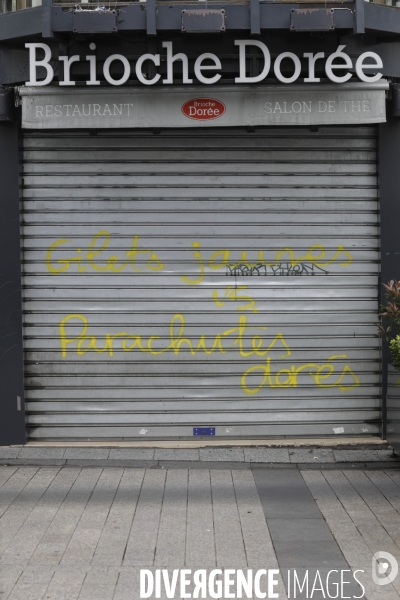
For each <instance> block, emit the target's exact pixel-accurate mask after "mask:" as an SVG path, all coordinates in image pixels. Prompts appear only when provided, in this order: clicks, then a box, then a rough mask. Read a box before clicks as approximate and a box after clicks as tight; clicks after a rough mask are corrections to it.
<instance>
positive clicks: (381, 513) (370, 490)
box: [345, 471, 400, 545]
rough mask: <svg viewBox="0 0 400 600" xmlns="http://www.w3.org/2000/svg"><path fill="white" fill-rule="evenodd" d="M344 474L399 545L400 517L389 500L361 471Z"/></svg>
mask: <svg viewBox="0 0 400 600" xmlns="http://www.w3.org/2000/svg"><path fill="white" fill-rule="evenodd" d="M345 475H346V477H347V479H348V480H349V481H350V483H351V484H352V485H353V487H354V488H355V490H356V491H357V492H358V493H359V494H360V496H361V497H362V499H363V500H364V502H365V503H366V504H367V506H368V507H369V508H370V510H372V512H373V513H374V515H375V516H376V518H377V519H378V521H379V522H380V523H381V525H382V526H383V527H384V528H385V529H386V531H387V532H388V533H389V535H390V537H391V538H392V539H393V541H394V542H395V543H397V544H398V545H400V517H399V514H398V513H397V511H396V510H395V509H394V508H393V506H392V505H391V504H390V502H389V501H388V500H387V499H386V498H385V496H384V495H383V494H382V493H381V492H380V490H379V488H378V487H377V486H375V485H374V483H373V482H372V481H371V479H370V478H369V477H368V476H367V475H366V474H365V473H363V472H362V471H350V472H348V473H345Z"/></svg>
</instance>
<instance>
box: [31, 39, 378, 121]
mask: <svg viewBox="0 0 400 600" xmlns="http://www.w3.org/2000/svg"><path fill="white" fill-rule="evenodd" d="M234 44H235V46H238V47H239V77H236V78H235V83H259V82H260V81H263V80H264V79H265V78H266V77H267V76H268V75H269V73H270V70H271V54H270V51H269V49H268V47H267V46H266V45H265V44H264V43H263V42H260V41H259V40H236V41H235V42H234ZM162 46H163V48H164V49H165V50H166V56H165V60H166V65H167V76H166V78H164V79H163V80H162V82H163V84H172V83H174V63H175V62H181V63H182V65H181V66H182V74H183V80H182V83H183V84H184V85H186V84H191V83H193V79H191V78H189V59H188V57H187V56H186V54H184V53H183V52H180V53H178V54H174V52H173V44H172V42H163V44H162ZM25 48H28V50H29V81H27V82H26V85H27V86H45V85H49V84H50V83H51V82H52V81H53V79H54V72H55V71H54V68H53V66H52V65H51V63H52V62H53V59H52V55H51V49H50V47H49V46H48V45H47V44H42V43H38V42H37V43H36V42H35V43H34V42H30V43H27V44H25ZM248 48H250V51H251V54H252V55H254V51H255V48H257V49H258V51H259V52H260V53H261V54H260V60H261V62H262V66H261V73H259V74H258V75H254V76H253V75H252V76H250V75H247V71H246V65H247V62H248V59H247V49H248ZM344 49H345V46H343V45H341V46H339V47H338V49H337V50H336V52H334V53H333V54H331V55H330V56H328V57H327V58H326V61H325V73H326V76H327V77H328V79H330V80H331V81H333V82H334V83H345V82H347V81H349V80H350V79H351V78H352V77H353V73H352V71H353V67H354V68H355V72H356V74H357V77H358V78H359V79H360V80H361V81H364V82H365V83H374V82H376V81H378V80H379V79H381V77H382V73H380V72H379V69H382V68H383V63H382V59H381V58H380V56H378V54H376V53H375V52H364V53H363V54H361V55H360V56H359V57H358V58H357V60H356V61H355V64H354V65H353V60H352V59H351V58H350V56H349V55H348V54H346V53H345V52H344ZM43 53H44V55H43ZM303 58H305V59H307V60H306V62H305V66H306V72H305V77H304V82H305V83H318V82H319V81H320V78H319V77H316V76H315V69H316V62H317V61H321V60H323V59H325V54H324V52H317V53H316V54H313V53H311V52H305V53H304V54H303ZM59 60H60V61H61V62H62V63H63V66H64V69H63V73H64V78H63V79H62V80H60V82H59V85H62V86H73V85H75V81H73V80H72V79H71V69H73V63H78V62H88V63H89V73H90V78H89V80H88V81H86V85H99V83H100V82H99V81H98V80H97V73H96V57H95V56H92V55H88V56H84V57H82V58H81V57H80V56H79V55H77V54H75V55H73V56H71V57H66V56H62V57H60V58H59ZM367 60H368V62H367ZM148 61H150V62H151V63H153V64H154V67H159V66H160V64H161V56H160V54H143V55H142V56H140V57H139V58H138V59H137V61H136V64H135V68H134V69H133V65H131V62H130V61H129V60H128V59H127V58H126V57H125V56H123V55H122V54H112V55H111V56H109V57H108V58H106V60H105V61H104V65H103V75H104V79H105V80H106V81H107V82H108V83H109V84H110V85H115V86H118V85H123V84H124V83H126V82H127V81H128V80H129V79H130V78H131V77H132V72H135V74H136V77H137V79H138V80H139V81H140V83H142V84H143V85H146V86H149V85H154V84H155V83H157V82H158V81H159V80H160V79H161V75H160V74H159V73H156V75H154V77H152V78H149V77H148V74H147V73H143V68H144V64H145V63H146V62H148ZM283 61H285V63H286V64H289V63H291V65H290V67H288V68H289V69H290V70H289V75H286V74H283V73H282V68H281V66H282V65H281V63H282V62H283ZM113 63H117V64H119V67H121V66H122V71H123V75H122V76H118V78H116V77H114V76H113V75H111V73H110V71H111V68H112V65H113ZM210 63H211V64H210ZM38 67H41V68H43V69H45V71H46V76H45V77H44V79H42V78H41V79H39V78H38V77H39V76H38V72H37V68H38ZM221 69H222V65H221V61H220V59H219V58H218V56H216V55H215V54H212V53H210V52H206V53H204V54H201V55H200V56H199V57H198V58H197V59H196V60H195V63H194V74H195V77H196V79H197V80H198V81H199V82H200V83H203V84H204V85H211V84H213V83H217V82H218V81H219V80H220V79H221V73H219V72H218V71H220V70H221ZM301 70H302V65H301V61H300V58H299V57H298V56H297V55H296V54H293V53H292V52H283V53H281V54H279V55H278V56H277V57H276V59H275V62H274V67H273V71H274V74H275V77H276V78H277V79H278V80H279V81H281V82H282V83H285V84H290V83H293V82H295V81H296V80H298V78H299V77H300V74H301ZM204 71H206V72H207V71H213V72H214V73H213V74H212V75H206V74H205V73H204ZM215 71H216V72H215ZM371 71H372V72H371ZM299 112H300V111H299Z"/></svg>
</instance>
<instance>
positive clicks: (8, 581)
mask: <svg viewBox="0 0 400 600" xmlns="http://www.w3.org/2000/svg"><path fill="white" fill-rule="evenodd" d="M21 574H22V569H21V568H20V567H7V569H3V568H2V569H0V598H1V600H5V599H6V598H7V597H8V595H9V594H10V592H11V590H12V589H13V587H14V585H15V584H16V583H17V581H18V579H19V578H20V576H21Z"/></svg>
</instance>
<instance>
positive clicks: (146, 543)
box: [124, 469, 166, 566]
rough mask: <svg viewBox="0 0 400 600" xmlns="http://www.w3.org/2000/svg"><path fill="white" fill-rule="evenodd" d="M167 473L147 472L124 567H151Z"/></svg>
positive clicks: (163, 471)
mask: <svg viewBox="0 0 400 600" xmlns="http://www.w3.org/2000/svg"><path fill="white" fill-rule="evenodd" d="M165 478H166V471H165V470H163V469H154V470H149V471H146V474H145V477H144V480H143V484H142V489H141V493H140V496H139V500H138V504H137V507H136V512H135V516H134V519H133V523H132V527H131V531H130V535H129V539H128V544H127V547H126V552H125V557H124V565H131V566H140V565H147V566H151V565H153V562H154V554H155V550H156V545H157V536H158V527H159V523H160V516H161V508H162V502H163V496H164V487H165Z"/></svg>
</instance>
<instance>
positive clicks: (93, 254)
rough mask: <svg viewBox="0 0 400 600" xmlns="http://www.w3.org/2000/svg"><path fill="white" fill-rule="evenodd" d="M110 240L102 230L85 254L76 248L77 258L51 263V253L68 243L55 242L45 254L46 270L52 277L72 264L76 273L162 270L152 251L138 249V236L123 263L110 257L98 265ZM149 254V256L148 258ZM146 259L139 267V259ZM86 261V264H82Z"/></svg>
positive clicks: (65, 240) (115, 257)
mask: <svg viewBox="0 0 400 600" xmlns="http://www.w3.org/2000/svg"><path fill="white" fill-rule="evenodd" d="M110 240H111V234H110V233H109V232H108V231H106V230H104V231H99V232H98V233H96V235H95V236H94V237H93V238H92V240H91V242H90V244H89V251H88V252H87V253H86V254H84V255H83V254H82V249H81V248H77V249H76V250H75V252H76V254H77V256H70V257H68V258H63V259H61V258H59V259H57V260H56V261H53V253H54V251H55V250H57V249H58V248H59V247H60V246H62V245H63V244H67V243H70V240H68V239H61V240H57V241H56V242H54V244H52V245H51V246H50V248H49V250H48V252H47V254H46V264H47V269H48V270H49V272H50V273H52V274H53V275H59V274H60V273H64V272H65V271H67V270H68V269H69V268H70V267H71V266H72V265H73V264H74V263H76V264H77V266H78V271H80V272H84V271H86V270H87V267H90V268H91V269H93V270H94V271H99V272H106V271H108V272H110V273H119V272H120V271H123V270H124V269H126V268H127V267H128V265H130V266H131V267H132V269H133V270H134V271H135V272H137V273H140V272H141V271H144V270H146V269H149V270H150V271H162V270H163V269H164V265H163V263H162V262H161V261H160V260H159V258H158V256H157V254H156V253H155V252H153V250H144V249H139V236H138V235H135V236H134V237H133V241H132V248H131V250H129V251H128V252H126V253H125V256H126V257H127V258H126V260H125V261H124V262H122V263H121V264H119V258H118V256H115V255H112V256H110V257H109V258H107V260H105V259H104V258H103V260H102V263H103V265H102V264H99V261H101V258H102V254H103V252H104V251H106V250H107V248H108V245H109V243H110ZM149 254H150V256H148V255H149ZM143 257H146V258H147V260H146V263H145V265H144V266H143V267H139V266H138V264H137V262H138V260H139V258H143ZM85 260H86V263H87V264H84V262H85Z"/></svg>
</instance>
